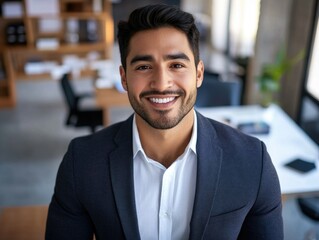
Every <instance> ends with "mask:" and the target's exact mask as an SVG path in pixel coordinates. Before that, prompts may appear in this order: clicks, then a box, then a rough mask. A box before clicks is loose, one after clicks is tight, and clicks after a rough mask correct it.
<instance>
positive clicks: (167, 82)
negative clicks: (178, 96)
mask: <svg viewBox="0 0 319 240" xmlns="http://www.w3.org/2000/svg"><path fill="white" fill-rule="evenodd" d="M150 86H151V88H152V89H154V90H157V91H165V90H167V89H168V88H170V87H172V86H173V79H172V76H171V74H170V73H169V72H168V70H166V69H163V68H159V69H157V70H156V71H154V75H153V79H152V81H151V85H150Z"/></svg>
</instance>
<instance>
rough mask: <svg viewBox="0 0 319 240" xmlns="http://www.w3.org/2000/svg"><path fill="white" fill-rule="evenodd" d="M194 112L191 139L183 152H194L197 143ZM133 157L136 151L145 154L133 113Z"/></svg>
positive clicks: (195, 115)
mask: <svg viewBox="0 0 319 240" xmlns="http://www.w3.org/2000/svg"><path fill="white" fill-rule="evenodd" d="M193 112H194V125H193V131H192V136H191V139H190V141H189V143H188V145H187V147H186V149H185V152H187V151H189V150H192V151H193V152H194V153H195V154H196V143H197V114H196V112H195V110H194V111H193ZM132 129H133V158H135V157H136V155H137V153H138V152H142V154H143V155H144V156H145V157H146V154H145V152H144V150H143V148H142V144H141V140H140V136H139V133H138V130H137V125H136V115H135V114H134V119H133V128H132Z"/></svg>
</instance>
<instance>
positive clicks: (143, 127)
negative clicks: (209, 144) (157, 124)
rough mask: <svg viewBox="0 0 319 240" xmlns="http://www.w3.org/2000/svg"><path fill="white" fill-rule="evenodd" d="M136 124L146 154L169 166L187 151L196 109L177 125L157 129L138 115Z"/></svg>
mask: <svg viewBox="0 0 319 240" xmlns="http://www.w3.org/2000/svg"><path fill="white" fill-rule="evenodd" d="M136 124H137V128H138V132H139V136H140V140H141V144H142V147H143V149H144V151H145V153H146V155H147V156H148V157H149V158H151V159H153V160H155V161H157V162H159V163H161V164H162V165H163V166H165V167H166V168H168V167H169V166H170V165H171V164H172V163H173V162H174V161H175V160H176V159H177V158H178V157H179V156H180V155H182V154H183V152H184V151H185V148H186V146H187V145H188V143H189V141H190V139H191V136H192V129H193V124H194V111H193V110H192V111H190V112H189V113H188V114H187V115H186V116H185V117H184V118H183V120H182V121H181V122H180V123H179V124H178V125H177V126H175V127H173V128H171V129H166V130H160V129H155V128H153V127H151V126H150V125H149V124H148V123H146V122H145V121H144V120H143V119H142V118H140V117H139V116H136Z"/></svg>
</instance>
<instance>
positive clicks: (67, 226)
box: [45, 142, 93, 240]
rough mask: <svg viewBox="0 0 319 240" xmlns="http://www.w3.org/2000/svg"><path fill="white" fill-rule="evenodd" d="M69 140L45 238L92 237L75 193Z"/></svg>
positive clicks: (71, 145)
mask: <svg viewBox="0 0 319 240" xmlns="http://www.w3.org/2000/svg"><path fill="white" fill-rule="evenodd" d="M74 174H75V170H74V157H73V144H72V142H71V144H70V146H69V149H68V151H67V152H66V154H65V156H64V158H63V160H62V163H61V165H60V167H59V170H58V174H57V179H56V185H55V189H54V194H53V197H52V200H51V203H50V206H49V212H48V217H47V223H46V233H45V239H47V240H50V239H60V240H63V239H79V240H82V239H83V240H87V239H93V227H92V224H91V220H90V218H89V216H88V215H87V214H86V212H85V210H84V209H83V207H82V205H81V202H80V201H79V199H78V197H77V193H76V182H75V177H74Z"/></svg>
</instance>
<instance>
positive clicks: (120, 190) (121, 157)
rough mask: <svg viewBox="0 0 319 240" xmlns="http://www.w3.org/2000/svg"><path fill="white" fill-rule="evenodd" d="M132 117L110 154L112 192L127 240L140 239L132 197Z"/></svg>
mask: <svg viewBox="0 0 319 240" xmlns="http://www.w3.org/2000/svg"><path fill="white" fill-rule="evenodd" d="M132 119H133V118H132V117H131V118H130V119H129V120H127V121H126V122H125V123H124V124H123V126H122V127H121V129H120V130H119V133H118V134H117V136H116V137H115V139H114V140H115V142H116V143H117V148H116V149H115V151H113V152H112V153H111V154H110V175H111V181H112V187H113V192H114V196H115V201H116V205H117V210H118V213H119V215H120V219H121V223H122V226H123V230H124V234H125V237H126V238H127V239H140V236H139V230H138V222H137V214H136V207H135V196H134V177H133V149H132Z"/></svg>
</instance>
